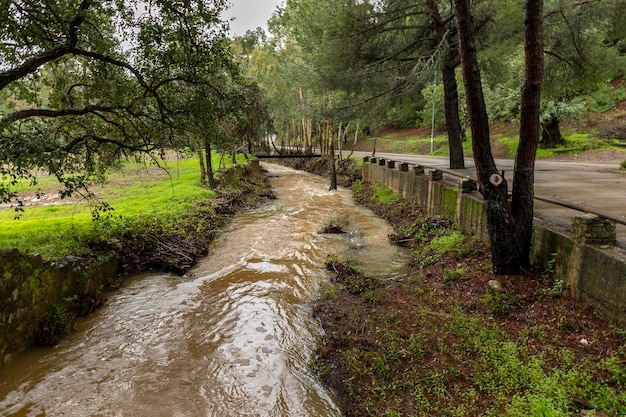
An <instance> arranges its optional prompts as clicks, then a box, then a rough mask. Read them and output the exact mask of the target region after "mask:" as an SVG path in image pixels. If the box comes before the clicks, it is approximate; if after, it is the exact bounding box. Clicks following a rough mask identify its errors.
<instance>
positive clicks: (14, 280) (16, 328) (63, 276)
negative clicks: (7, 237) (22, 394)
mask: <svg viewBox="0 0 626 417" xmlns="http://www.w3.org/2000/svg"><path fill="white" fill-rule="evenodd" d="M117 271H118V262H117V258H116V257H115V256H114V255H112V254H111V255H110V256H104V255H101V256H100V257H99V258H98V259H95V260H90V261H89V262H87V260H84V259H81V258H78V257H67V258H65V259H63V260H61V261H57V262H52V261H46V260H44V259H42V258H41V257H40V256H38V255H26V254H23V253H20V252H19V251H18V250H17V249H6V250H2V251H0V274H2V275H1V276H2V279H1V280H0V300H2V306H0V366H2V365H4V364H5V363H6V362H7V361H8V360H10V359H11V357H12V355H14V354H16V353H19V352H21V351H23V350H25V349H26V348H27V347H29V346H31V345H32V344H33V342H34V341H35V339H36V338H37V337H51V336H45V335H43V334H41V330H42V326H44V327H46V326H57V327H60V328H57V329H56V330H61V331H62V330H64V329H63V327H65V326H71V323H72V322H73V320H72V318H73V317H70V315H76V314H79V315H80V314H88V313H89V312H90V311H91V310H93V309H94V308H95V307H96V306H97V305H98V304H100V303H101V302H102V300H101V294H102V291H103V289H104V288H105V287H106V286H107V285H108V284H109V283H110V281H111V279H112V277H115V276H116V275H117ZM49 330H55V329H52V328H50V329H49ZM65 330H68V331H69V330H71V329H65Z"/></svg>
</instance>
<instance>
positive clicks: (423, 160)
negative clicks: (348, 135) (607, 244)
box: [354, 152, 626, 248]
mask: <svg viewBox="0 0 626 417" xmlns="http://www.w3.org/2000/svg"><path fill="white" fill-rule="evenodd" d="M354 154H355V155H358V156H370V155H371V153H368V152H355V153H354ZM376 157H378V158H385V159H391V160H394V161H398V162H400V161H401V162H408V163H410V164H421V165H425V166H429V167H433V168H440V169H447V168H448V167H449V159H448V158H447V157H435V156H425V155H404V154H390V153H380V152H376ZM496 165H497V166H498V169H499V170H504V171H505V176H506V178H507V180H508V181H509V183H510V181H511V179H512V174H513V160H509V159H499V160H496ZM465 166H466V169H462V170H454V172H457V173H459V174H461V175H467V176H470V177H472V178H475V177H476V175H475V172H476V171H475V168H474V160H473V159H471V158H466V160H465ZM535 195H537V196H545V197H552V198H556V199H559V200H564V201H568V202H570V203H575V204H578V205H582V206H584V207H586V208H588V209H590V210H598V211H602V212H608V213H610V214H612V215H614V216H617V217H618V218H621V219H624V221H626V173H624V172H620V171H619V163H616V162H615V161H611V163H585V162H557V161H543V160H539V161H537V163H536V166H535ZM535 213H536V216H537V217H539V218H542V219H546V220H549V221H551V222H554V223H557V224H559V225H562V226H566V227H568V226H569V225H570V224H571V219H572V217H574V216H575V215H577V214H579V213H580V212H578V211H576V210H572V209H566V208H563V207H559V206H556V205H554V204H550V203H547V202H543V201H535ZM617 235H618V244H619V246H620V248H626V226H624V225H620V224H618V225H617Z"/></svg>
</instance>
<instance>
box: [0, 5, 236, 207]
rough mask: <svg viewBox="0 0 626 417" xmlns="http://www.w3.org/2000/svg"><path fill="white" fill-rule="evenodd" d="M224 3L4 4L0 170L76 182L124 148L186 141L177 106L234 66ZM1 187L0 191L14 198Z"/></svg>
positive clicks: (0, 16) (70, 187) (216, 83)
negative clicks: (6, 108) (6, 105)
mask: <svg viewBox="0 0 626 417" xmlns="http://www.w3.org/2000/svg"><path fill="white" fill-rule="evenodd" d="M225 7H226V0H216V1H212V2H204V1H200V0H187V1H184V2H172V1H169V0H154V1H150V2H136V1H134V0H120V1H116V2H96V1H93V0H81V1H78V2H77V1H70V0H54V1H53V0H12V1H8V2H2V7H1V8H0V62H2V67H1V68H0V93H2V95H3V96H4V97H7V98H9V99H10V100H11V101H12V102H13V103H14V106H13V107H14V109H13V110H12V111H11V112H9V113H7V114H4V115H3V117H2V119H0V149H1V150H2V152H0V167H2V168H0V174H2V175H3V176H5V177H11V178H14V179H17V178H19V177H28V176H29V175H30V172H32V170H33V169H36V168H39V169H44V170H46V171H48V172H49V173H51V174H53V175H55V176H57V178H58V179H59V180H60V181H61V182H62V183H63V184H64V185H65V190H64V191H62V193H63V195H66V194H69V193H72V192H74V191H76V190H78V189H80V188H81V187H84V186H85V185H86V184H87V183H88V181H89V180H90V179H92V178H94V176H97V175H102V174H103V173H104V172H106V170H107V169H108V167H109V166H111V164H113V163H114V162H115V161H116V160H119V158H120V157H122V156H124V155H125V154H127V153H132V152H151V151H153V150H157V149H161V148H163V147H180V146H185V145H186V144H187V140H188V139H189V135H188V133H189V132H187V130H186V128H185V126H186V124H185V123H184V120H185V119H186V118H187V117H188V114H186V113H185V112H184V108H185V107H184V106H181V105H180V104H181V101H184V100H183V96H186V97H189V94H190V92H192V91H193V90H194V88H195V87H198V88H200V87H202V88H206V89H207V90H212V91H219V90H220V88H222V86H223V84H220V83H221V78H222V74H224V73H227V74H231V73H236V71H237V68H236V66H235V64H234V62H233V60H232V57H231V55H230V50H229V47H228V46H229V41H228V39H227V38H226V36H225V33H226V30H227V25H226V24H225V23H224V22H223V21H222V20H221V18H220V15H221V13H222V11H223V10H224V8H225ZM2 184H4V185H2V186H0V200H1V201H7V200H11V199H12V198H14V197H15V194H14V190H12V189H11V187H10V185H8V186H7V185H6V183H5V182H3V183H2Z"/></svg>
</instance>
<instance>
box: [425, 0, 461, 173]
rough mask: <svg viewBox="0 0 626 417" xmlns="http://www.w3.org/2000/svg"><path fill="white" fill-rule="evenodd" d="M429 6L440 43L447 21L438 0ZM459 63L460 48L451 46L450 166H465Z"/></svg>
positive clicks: (446, 76) (446, 84)
mask: <svg viewBox="0 0 626 417" xmlns="http://www.w3.org/2000/svg"><path fill="white" fill-rule="evenodd" d="M428 7H429V8H430V13H431V16H432V25H433V28H434V30H435V34H436V37H437V43H440V42H441V41H442V40H443V39H444V37H445V36H448V37H450V35H448V33H449V32H448V31H446V27H445V26H446V23H445V21H444V19H442V18H441V15H440V13H439V6H438V4H437V2H436V1H434V0H429V1H428ZM458 65H459V49H458V48H456V47H449V48H448V53H447V55H446V58H445V61H444V63H443V68H442V74H443V93H444V108H445V115H446V132H447V134H448V148H449V149H450V168H451V169H463V168H465V159H464V156H463V134H462V131H461V121H460V118H459V91H458V85H457V83H456V76H455V69H456V67H457V66H458Z"/></svg>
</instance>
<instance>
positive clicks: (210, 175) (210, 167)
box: [204, 140, 215, 190]
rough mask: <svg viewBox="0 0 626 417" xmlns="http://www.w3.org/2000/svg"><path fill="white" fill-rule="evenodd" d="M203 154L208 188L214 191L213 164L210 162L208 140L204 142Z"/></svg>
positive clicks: (209, 144)
mask: <svg viewBox="0 0 626 417" xmlns="http://www.w3.org/2000/svg"><path fill="white" fill-rule="evenodd" d="M204 153H205V155H204V156H205V157H206V175H207V178H208V179H209V188H210V189H211V190H215V176H214V175H213V164H212V162H211V143H210V142H209V141H208V140H207V141H206V142H204Z"/></svg>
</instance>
